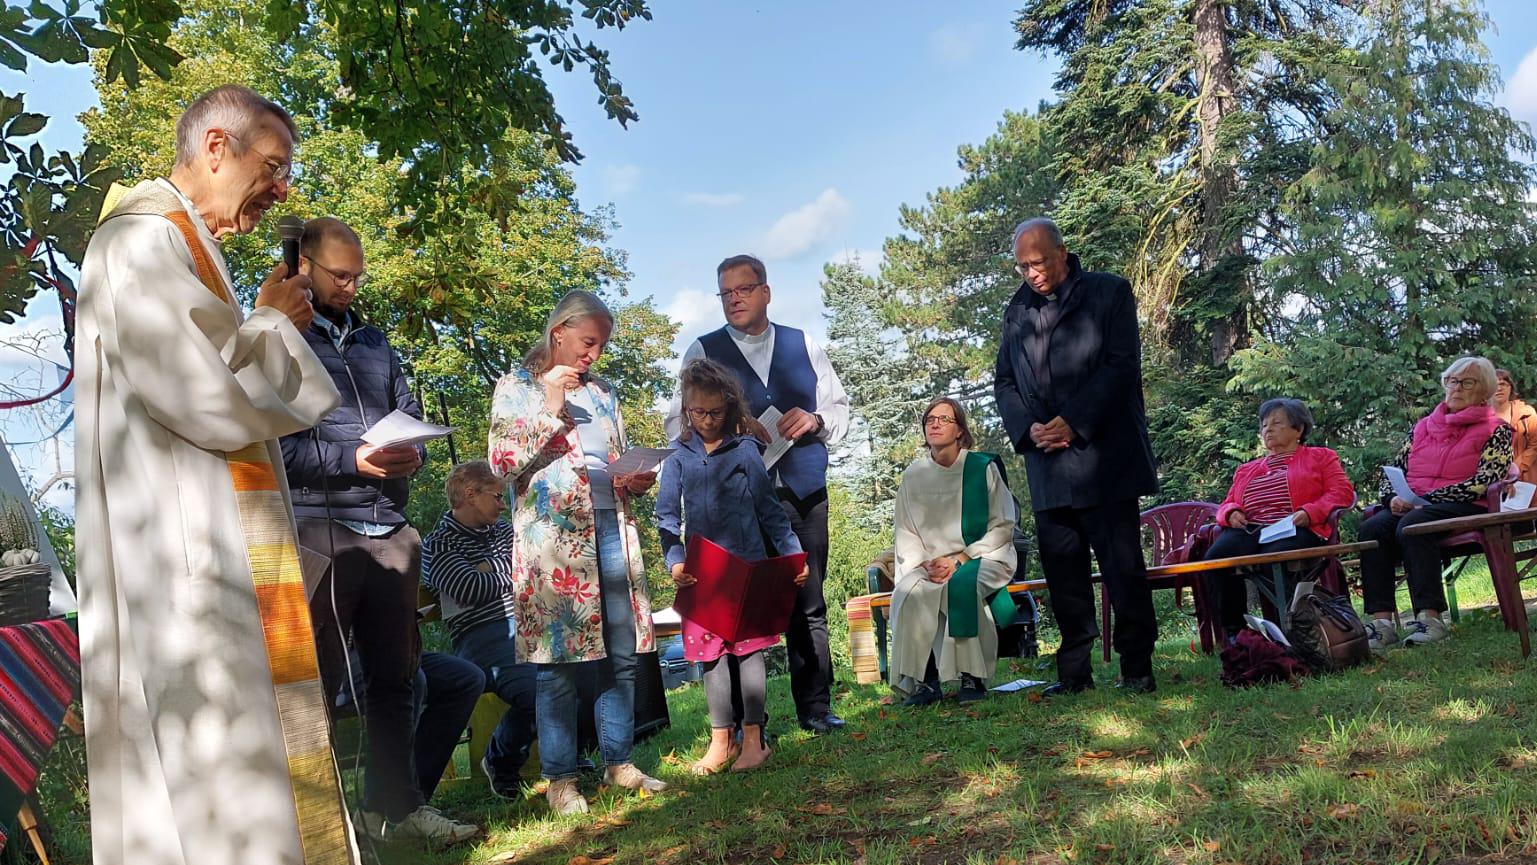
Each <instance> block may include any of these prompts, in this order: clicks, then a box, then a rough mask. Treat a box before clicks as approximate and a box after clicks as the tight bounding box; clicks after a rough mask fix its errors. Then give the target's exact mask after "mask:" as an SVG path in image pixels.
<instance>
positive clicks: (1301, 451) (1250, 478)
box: [1206, 399, 1356, 635]
mask: <svg viewBox="0 0 1537 865" xmlns="http://www.w3.org/2000/svg"><path fill="white" fill-rule="evenodd" d="M1312 431H1313V414H1312V412H1309V411H1308V407H1307V406H1306V405H1303V404H1302V401H1301V400H1295V399H1271V400H1266V401H1265V402H1264V403H1263V404H1262V405H1261V406H1260V407H1259V436H1260V441H1261V442H1263V443H1264V445H1265V456H1263V457H1260V458H1259V459H1257V460H1253V461H1251V462H1246V463H1244V464H1243V465H1241V466H1239V467H1238V471H1236V472H1234V473H1233V485H1232V487H1231V488H1229V489H1228V491H1227V498H1225V499H1223V500H1222V507H1220V508H1218V509H1217V524H1218V525H1220V526H1222V527H1223V528H1222V534H1220V535H1218V536H1217V540H1216V541H1214V542H1213V543H1212V545H1211V546H1210V547H1209V548H1208V549H1207V551H1206V558H1208V559H1218V558H1226V557H1228V556H1247V555H1253V554H1255V553H1275V552H1281V551H1284V550H1300V549H1304V548H1306V547H1316V546H1320V545H1322V544H1327V543H1332V542H1334V541H1335V537H1334V535H1335V530H1334V528H1333V527H1332V526H1330V525H1329V514H1330V513H1331V512H1332V511H1334V510H1335V509H1336V508H1346V507H1350V505H1351V503H1352V502H1354V501H1355V498H1356V491H1355V488H1354V487H1352V486H1351V485H1350V478H1348V477H1346V476H1345V469H1344V467H1343V466H1341V465H1340V458H1339V454H1336V453H1335V452H1334V451H1332V450H1329V449H1328V448H1317V447H1309V446H1308V445H1306V444H1305V442H1306V441H1307V437H1308V433H1310V432H1312ZM1283 521H1284V522H1289V523H1291V524H1292V526H1293V527H1294V528H1295V530H1296V534H1294V535H1292V536H1290V537H1285V538H1279V539H1276V540H1273V541H1270V542H1268V543H1260V532H1261V531H1262V530H1264V529H1265V528H1266V527H1267V526H1271V525H1274V524H1277V523H1280V522H1283ZM1206 591H1207V595H1208V597H1211V598H1214V599H1216V603H1217V608H1218V610H1219V611H1220V612H1219V616H1220V618H1219V619H1218V621H1219V622H1220V623H1221V625H1222V627H1223V629H1224V630H1226V631H1227V633H1228V634H1229V635H1232V634H1236V633H1238V631H1239V630H1241V629H1242V628H1243V626H1244V620H1243V616H1244V612H1245V611H1246V607H1247V601H1248V595H1247V591H1246V589H1245V586H1244V582H1243V580H1241V579H1235V578H1234V576H1233V573H1232V571H1213V572H1211V573H1210V574H1208V575H1207V577H1206Z"/></svg>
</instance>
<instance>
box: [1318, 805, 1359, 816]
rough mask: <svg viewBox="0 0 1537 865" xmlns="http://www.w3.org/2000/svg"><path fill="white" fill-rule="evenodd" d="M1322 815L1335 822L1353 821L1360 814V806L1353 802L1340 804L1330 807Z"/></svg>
mask: <svg viewBox="0 0 1537 865" xmlns="http://www.w3.org/2000/svg"><path fill="white" fill-rule="evenodd" d="M1324 813H1326V814H1328V815H1329V816H1330V817H1333V818H1334V819H1336V820H1354V819H1355V818H1356V817H1358V816H1360V814H1361V806H1360V805H1357V804H1356V803H1354V802H1341V803H1340V804H1338V805H1330V806H1329V810H1327V811H1325V812H1324Z"/></svg>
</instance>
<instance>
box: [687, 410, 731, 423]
mask: <svg viewBox="0 0 1537 865" xmlns="http://www.w3.org/2000/svg"><path fill="white" fill-rule="evenodd" d="M683 411H684V412H685V413H686V414H687V415H688V418H689V420H704V419H705V418H709V419H710V420H725V419H726V410H725V409H723V408H709V409H706V408H686V409H684V410H683Z"/></svg>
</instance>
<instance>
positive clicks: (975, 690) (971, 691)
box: [955, 673, 987, 703]
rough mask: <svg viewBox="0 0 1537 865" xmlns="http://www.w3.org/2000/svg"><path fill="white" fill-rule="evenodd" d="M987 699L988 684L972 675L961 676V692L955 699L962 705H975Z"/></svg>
mask: <svg viewBox="0 0 1537 865" xmlns="http://www.w3.org/2000/svg"><path fill="white" fill-rule="evenodd" d="M986 697H987V683H986V682H984V681H982V680H981V679H978V678H977V677H976V676H973V675H971V674H970V673H962V674H961V692H960V693H959V694H957V695H955V699H956V700H958V701H959V702H962V703H975V702H976V701H978V700H982V699H985V698H986Z"/></svg>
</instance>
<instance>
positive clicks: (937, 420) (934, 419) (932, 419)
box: [923, 414, 957, 427]
mask: <svg viewBox="0 0 1537 865" xmlns="http://www.w3.org/2000/svg"><path fill="white" fill-rule="evenodd" d="M955 423H957V421H956V419H955V418H953V417H944V416H942V415H932V414H931V415H929V416H928V417H926V418H924V419H923V425H924V426H937V427H947V426H951V425H953V424H955Z"/></svg>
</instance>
